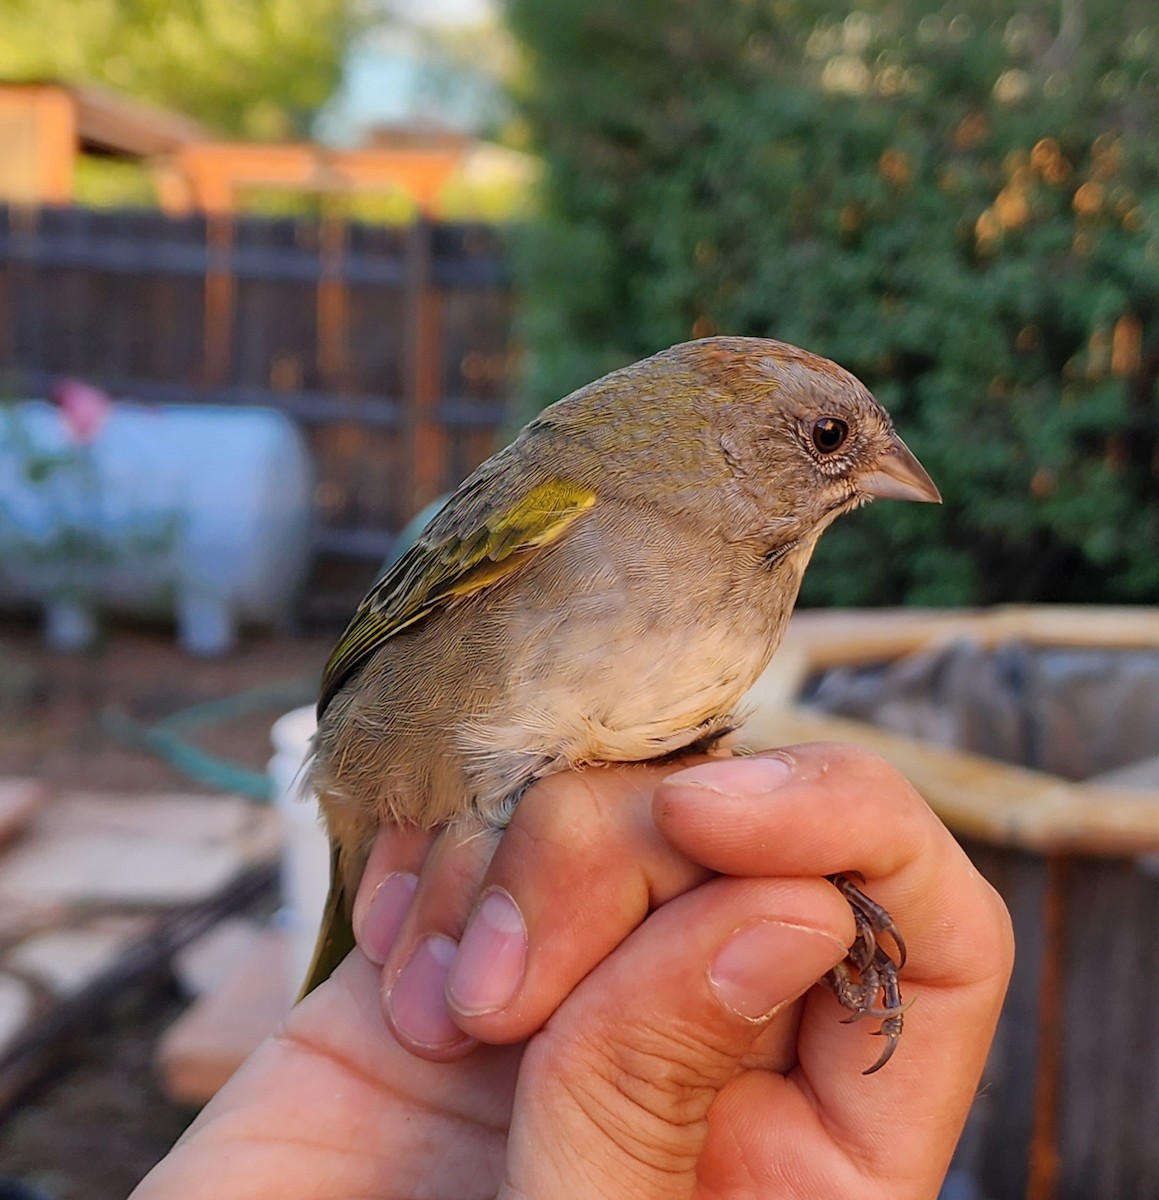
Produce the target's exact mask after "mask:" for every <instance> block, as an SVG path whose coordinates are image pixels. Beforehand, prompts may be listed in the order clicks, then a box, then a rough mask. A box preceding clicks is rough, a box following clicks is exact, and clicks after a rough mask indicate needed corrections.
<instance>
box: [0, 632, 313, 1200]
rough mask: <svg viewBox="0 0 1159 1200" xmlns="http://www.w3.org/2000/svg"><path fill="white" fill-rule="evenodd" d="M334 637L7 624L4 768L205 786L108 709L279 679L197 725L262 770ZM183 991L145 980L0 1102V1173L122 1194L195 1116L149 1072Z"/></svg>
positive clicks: (1, 736)
mask: <svg viewBox="0 0 1159 1200" xmlns="http://www.w3.org/2000/svg"><path fill="white" fill-rule="evenodd" d="M332 641H333V638H332V636H331V635H330V634H326V635H322V636H315V637H278V638H273V637H268V638H249V639H246V640H245V641H244V642H243V643H242V645H241V646H240V647H239V648H238V649H237V650H236V652H234V653H233V654H231V655H229V656H228V657H225V658H222V659H214V660H197V659H192V658H189V657H188V656H186V655H185V654H183V653H182V652H181V651H180V650H179V649H178V647H177V646H176V643H175V642H174V640H173V636H172V633H171V632H170V631H167V630H152V629H133V628H122V629H117V630H114V631H113V632H112V633H111V634H110V635H108V636H107V637H106V638H105V640H104V641H103V642H102V643H101V644H100V645H99V646H97V647H95V648H94V649H93V650H92V651H90V652H86V653H83V654H69V655H62V654H52V653H49V652H48V651H46V650H45V649H44V647H43V646H42V644H41V643H40V640H39V636H38V632H37V630H36V628H35V627H34V626H32V625H31V624H27V625H25V624H20V623H15V622H8V623H0V777H2V776H14V775H23V776H34V777H36V778H39V779H42V780H44V781H45V782H46V783H48V784H49V785H50V786H52V787H54V788H62V789H69V788H76V789H83V790H86V791H123V792H131V793H147V792H155V791H170V792H173V791H183V792H191V791H192V792H197V791H208V790H211V789H209V788H208V787H207V786H206V785H205V784H204V783H202V782H199V781H198V780H196V779H191V778H189V777H188V776H186V775H183V774H181V773H180V772H179V771H177V770H176V769H175V768H174V767H172V766H171V765H170V764H169V763H167V762H165V761H163V760H162V759H160V758H157V757H154V756H153V755H151V754H149V753H148V752H145V751H142V750H140V749H138V748H135V747H133V746H129V745H126V744H124V743H123V742H121V741H119V740H118V739H117V738H116V737H115V736H113V735H112V734H111V733H110V732H108V721H107V714H108V713H110V712H117V713H120V714H124V715H127V716H129V717H130V718H132V719H134V720H135V721H137V722H140V723H141V724H142V725H144V726H148V725H151V724H153V723H154V722H156V721H159V720H161V719H163V718H165V717H169V716H172V715H173V714H175V713H177V712H180V711H181V710H183V709H186V708H189V707H191V706H193V705H196V704H202V703H205V702H208V701H215V700H222V699H225V698H227V697H232V696H235V695H237V694H238V693H240V692H243V691H247V690H249V689H252V688H255V687H259V686H268V685H285V686H284V687H278V688H277V689H276V690H277V691H278V692H279V693H280V694H281V700H282V702H281V703H280V704H278V703H277V702H276V701H271V705H273V706H270V707H265V708H261V709H259V710H258V711H255V712H252V713H250V714H248V715H245V716H241V717H234V718H231V719H230V720H228V721H223V722H221V723H218V724H214V725H210V726H206V727H203V728H200V729H198V730H197V731H196V733H195V734H190V735H189V737H190V740H191V741H193V742H195V744H196V745H198V746H199V747H201V748H202V749H204V750H207V751H209V752H211V753H213V754H215V755H219V756H221V757H223V758H225V759H228V760H230V761H231V762H234V763H237V764H239V765H241V766H244V767H247V768H249V769H251V770H255V771H262V770H264V769H265V765H266V762H267V761H268V759H269V757H270V742H269V729H270V725H271V723H272V722H273V721H274V720H275V719H276V718H277V717H278V716H279V715H280V714H281V713H282V712H284V711H286V709H288V708H290V707H294V706H296V705H297V704H300V703H308V702H309V700H310V698H311V694H312V693H313V691H314V689H315V687H316V680H317V678H318V674H319V672H320V670H321V667H322V664H323V662H324V661H325V657H326V655H327V653H328V651H329V649H330V646H331V644H332ZM287 698H288V699H289V702H288V703H287V702H285V700H286V699H287ZM183 1003H184V1001H183V1000H182V998H181V997H180V996H179V995H178V994H177V992H176V990H175V989H174V988H172V987H164V986H163V987H161V988H158V987H156V986H153V987H149V988H141V989H137V990H135V991H133V992H131V993H128V994H126V995H124V996H122V997H121V998H120V999H119V1001H118V1003H117V1004H116V1005H114V1007H113V1009H112V1011H111V1012H109V1013H108V1014H106V1015H105V1016H103V1017H101V1018H100V1019H99V1020H97V1021H96V1022H95V1024H94V1025H93V1027H92V1028H91V1029H90V1030H88V1031H86V1033H85V1035H84V1036H83V1037H82V1038H80V1039H78V1040H77V1041H75V1042H74V1043H72V1044H70V1045H69V1046H68V1047H67V1048H66V1051H65V1053H64V1055H63V1057H62V1060H61V1062H60V1065H59V1067H58V1069H57V1071H56V1072H55V1074H54V1075H53V1076H52V1077H51V1078H49V1079H47V1080H45V1081H44V1082H43V1083H41V1084H40V1085H39V1086H38V1087H37V1088H36V1089H35V1090H33V1091H31V1092H30V1093H28V1094H26V1095H25V1096H24V1097H23V1098H22V1100H21V1101H20V1102H19V1104H18V1105H17V1107H16V1108H15V1109H13V1110H11V1111H9V1112H7V1113H0V1178H2V1177H5V1176H7V1177H16V1178H21V1179H24V1180H26V1181H28V1182H30V1183H36V1184H38V1185H39V1186H40V1187H42V1188H44V1189H45V1191H46V1193H47V1195H48V1196H49V1197H51V1200H123V1198H124V1197H125V1196H126V1195H127V1194H128V1192H129V1191H130V1190H131V1189H132V1188H133V1186H134V1185H135V1184H136V1183H137V1182H138V1180H139V1179H140V1178H141V1176H142V1175H143V1174H144V1173H145V1172H146V1171H147V1170H148V1169H149V1167H151V1166H152V1164H153V1163H154V1162H156V1160H157V1159H158V1158H160V1157H161V1155H162V1154H164V1153H165V1151H166V1150H167V1149H168V1148H169V1146H170V1145H171V1144H172V1142H173V1141H174V1139H175V1138H176V1137H177V1135H178V1134H179V1133H180V1132H181V1130H182V1129H183V1128H184V1127H185V1125H186V1124H187V1123H188V1121H189V1120H190V1118H191V1116H192V1114H191V1113H190V1112H188V1111H187V1110H183V1109H181V1108H178V1107H176V1106H174V1105H171V1104H169V1103H168V1102H167V1101H166V1100H165V1098H164V1096H163V1095H162V1094H161V1092H160V1091H159V1089H158V1087H157V1084H156V1080H155V1078H154V1074H153V1047H154V1044H155V1042H156V1040H157V1038H158V1037H159V1036H160V1034H161V1033H162V1032H163V1031H164V1029H165V1028H166V1027H167V1026H168V1025H169V1023H170V1022H171V1021H172V1020H173V1019H174V1018H175V1017H176V1016H177V1014H178V1013H179V1012H180V1010H181V1007H182V1005H183Z"/></svg>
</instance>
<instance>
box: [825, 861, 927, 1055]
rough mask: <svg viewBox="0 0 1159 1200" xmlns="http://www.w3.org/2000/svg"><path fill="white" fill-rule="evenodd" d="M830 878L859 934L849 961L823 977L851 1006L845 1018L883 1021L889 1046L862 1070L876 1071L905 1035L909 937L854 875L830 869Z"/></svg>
mask: <svg viewBox="0 0 1159 1200" xmlns="http://www.w3.org/2000/svg"><path fill="white" fill-rule="evenodd" d="M858 878H859V879H860V877H858ZM829 882H830V883H832V884H833V886H834V887H835V888H837V890H838V891H839V892H840V893H841V894H842V895H843V896H844V897H845V899H846V900H848V902H849V907H850V908H851V909H853V919H854V921H855V922H856V924H857V936H856V937H855V938H854V940H853V945H852V946H850V947H849V954H848V955H847V956H846V959H845V961H844V962H842V963H838V965H837V966H836V967H834V968H833V970H832V971H830V972H829V973H828V975H826V976H825V982H826V983H827V984H828V985H829V987H830V988H831V989H832V990H833V994H834V995H835V996H836V997H837V999H838V1000H839V1001H840V1003H841V1004H842V1005H843V1006H844V1007H845V1008H847V1009H849V1013H850V1015H849V1016H848V1017H847V1018H846V1023H849V1022H852V1021H860V1020H861V1019H862V1018H864V1017H869V1018H870V1019H871V1020H875V1021H880V1022H881V1028H880V1029H878V1030H877V1031H876V1034H877V1036H879V1037H883V1038H885V1046H884V1048H883V1049H882V1051H881V1054H880V1056H879V1057H878V1059H877V1062H875V1063H874V1064H873V1066H871V1067H870V1068H869V1069H868V1070H867V1071H865V1072H863V1074H865V1075H872V1074H873V1073H874V1071H880V1070H881V1068H882V1067H884V1066H885V1064H886V1063H887V1062H889V1060H890V1057H891V1056H892V1054H893V1052H894V1050H895V1049H896V1048H897V1043H898V1039H899V1038H900V1037H901V1031H902V1025H903V1022H904V1013H905V1010H906V1007H907V1006H906V1005H904V1004H903V1003H902V999H901V989H900V987H899V984H898V974H899V972H900V971H901V969H902V967H904V966H905V959H906V950H905V940H904V938H903V937H902V936H901V932H900V931H899V930H898V928H897V926H896V925H895V924H894V922H893V918H892V917H891V916H890V915H889V913H888V912H886V910H885V909H884V908H882V907H881V905H880V904H878V903H877V902H876V901H874V900H871V899H870V898H869V897H868V896H867V895H866V894H865V893H864V892H863V891H862V890H861V889H860V888H859V887H858V886H857V884H856V883H854V882H853V878H852V877H851V876H850V875H830V876H829ZM882 934H885V935H886V936H888V937H889V938H890V939H891V940H892V941H893V943H894V945H895V946H896V948H897V955H896V959H895V958H893V957H891V956H890V955H889V954H888V953H886V951H885V950H883V949H882V947H881V944H880V937H881V935H882ZM879 997H880V999H881V1002H880V1004H879V1003H878V998H879Z"/></svg>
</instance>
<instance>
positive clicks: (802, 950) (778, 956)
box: [708, 921, 846, 1021]
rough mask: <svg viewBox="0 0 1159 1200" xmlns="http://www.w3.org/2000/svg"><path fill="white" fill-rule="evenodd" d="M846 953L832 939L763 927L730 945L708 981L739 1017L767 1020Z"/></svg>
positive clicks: (769, 924) (793, 928) (797, 928)
mask: <svg viewBox="0 0 1159 1200" xmlns="http://www.w3.org/2000/svg"><path fill="white" fill-rule="evenodd" d="M845 953H846V948H845V947H844V946H843V945H842V944H841V942H839V941H838V940H837V939H836V938H835V937H831V936H830V935H829V934H827V933H821V932H820V931H819V930H816V929H808V928H806V927H805V926H803V925H787V924H785V923H784V922H781V921H760V922H758V923H757V924H755V925H748V926H746V927H745V928H743V929H741V930H739V931H738V932H736V933H734V934H733V935H732V937H731V938H729V940H728V941H727V942H725V944H724V946H723V947H722V948H721V949H720V950H719V951H718V953H717V955H716V958H714V959H713V961H712V966H711V967H710V968H709V971H708V981H709V983H710V984H711V985H712V988H713V990H714V991H715V992H716V995H717V997H718V999H719V1000H720V1002H721V1003H722V1004H723V1005H724V1006H725V1007H726V1008H729V1009H731V1010H732V1011H733V1012H734V1013H736V1014H737V1016H740V1017H743V1018H744V1019H745V1020H746V1021H760V1020H765V1019H767V1018H768V1017H771V1016H772V1015H773V1014H774V1013H775V1012H776V1011H777V1009H778V1008H780V1007H781V1005H783V1004H785V1003H786V1002H787V1001H789V1000H792V999H793V998H794V997H796V996H799V995H801V993H802V992H803V991H805V990H806V989H807V988H808V987H809V986H810V985H811V984H813V983H815V982H816V981H817V980H818V979H820V978H821V976H822V975H824V974H825V972H826V971H828V970H829V969H830V968H831V967H833V966H834V965H835V964H837V963H839V962H840V961H841V960H842V959H843V958H844V957H845Z"/></svg>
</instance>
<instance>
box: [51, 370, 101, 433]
mask: <svg viewBox="0 0 1159 1200" xmlns="http://www.w3.org/2000/svg"><path fill="white" fill-rule="evenodd" d="M49 396H50V399H51V400H52V402H53V404H55V405H56V407H57V408H59V409H60V415H61V416H62V417H63V418H64V423H65V426H66V428H67V429H68V435H69V437H70V438H71V439H72V440H73V441H74V442H76V443H77V444H78V445H82V446H83V445H86V444H87V443H89V442H91V441H94V440H95V439H96V437H97V435H98V434H99V433H100V432H101V428H102V427H103V426H104V423H105V422H106V421H107V420H108V419H109V415H110V414H111V413H112V411H113V399H112V397H111V396H110V395H109V394H108V393H107V392H103V391H101V389H100V388H98V387H93V385H92V384H91V383H85V382H83V381H82V380H80V379H60V380H57V382H56V383H54V384H53V385H52V390H51V392H50V393H49Z"/></svg>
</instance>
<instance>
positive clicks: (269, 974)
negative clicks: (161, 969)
mask: <svg viewBox="0 0 1159 1200" xmlns="http://www.w3.org/2000/svg"><path fill="white" fill-rule="evenodd" d="M290 991H291V988H290V985H289V946H288V943H287V939H286V937H285V936H284V934H282V933H281V932H280V931H279V930H274V929H270V930H266V931H264V932H263V934H262V936H261V938H260V939H259V941H258V942H257V944H256V945H255V946H254V948H253V950H252V952H251V953H250V954H248V955H247V956H246V958H245V959H244V960H243V962H241V963H240V964H239V965H238V967H237V969H236V970H235V971H234V972H233V973H232V974H231V975H230V976H229V977H228V978H226V979H225V980H223V981H222V983H221V984H220V986H218V987H217V988H215V989H214V990H212V991H210V992H207V993H206V994H205V995H204V996H202V997H201V998H200V999H199V1000H196V1001H194V1003H193V1004H192V1005H191V1006H190V1007H189V1008H188V1009H187V1010H186V1012H185V1013H183V1014H182V1015H181V1016H180V1017H179V1018H178V1019H177V1020H176V1021H175V1022H174V1023H173V1024H172V1025H171V1026H170V1027H169V1029H168V1030H166V1032H165V1034H164V1035H163V1036H162V1038H161V1041H160V1043H159V1045H158V1052H157V1060H158V1066H159V1068H160V1075H161V1084H162V1087H163V1088H164V1090H165V1094H166V1095H167V1096H169V1098H170V1099H171V1100H173V1101H175V1102H176V1103H178V1104H196V1105H200V1104H204V1103H205V1102H206V1101H208V1100H209V1099H211V1098H212V1097H213V1096H214V1095H215V1094H216V1093H217V1091H218V1090H219V1089H220V1088H221V1087H222V1086H223V1085H224V1084H225V1083H226V1082H227V1081H228V1080H229V1078H230V1076H231V1075H232V1074H233V1073H234V1072H235V1071H236V1070H237V1068H238V1067H239V1066H241V1064H242V1063H243V1062H244V1061H245V1060H246V1059H247V1058H248V1057H249V1056H250V1054H252V1053H253V1051H254V1050H256V1049H257V1047H258V1046H259V1045H260V1044H261V1042H262V1041H264V1040H265V1038H267V1037H268V1036H269V1035H270V1034H271V1033H272V1032H273V1031H274V1030H275V1029H276V1028H277V1026H278V1024H279V1022H280V1021H281V1020H282V1018H283V1017H284V1016H285V1015H286V1013H287V1012H288V1011H289V1009H290V1006H291V1003H292V997H291V995H290Z"/></svg>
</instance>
